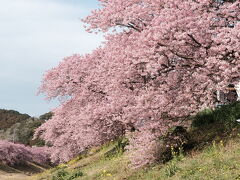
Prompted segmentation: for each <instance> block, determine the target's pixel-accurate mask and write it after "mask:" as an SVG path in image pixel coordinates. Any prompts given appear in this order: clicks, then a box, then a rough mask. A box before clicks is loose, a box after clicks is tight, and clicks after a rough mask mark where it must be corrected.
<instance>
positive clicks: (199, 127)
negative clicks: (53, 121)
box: [32, 103, 240, 180]
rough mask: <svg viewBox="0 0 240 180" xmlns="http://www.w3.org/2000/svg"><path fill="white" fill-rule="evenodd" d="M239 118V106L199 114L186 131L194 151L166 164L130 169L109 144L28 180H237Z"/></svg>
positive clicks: (239, 175)
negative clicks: (191, 126)
mask: <svg viewBox="0 0 240 180" xmlns="http://www.w3.org/2000/svg"><path fill="white" fill-rule="evenodd" d="M239 117H240V103H238V104H235V105H233V106H231V107H230V106H226V107H224V108H222V109H218V110H217V111H214V112H213V111H206V112H205V113H202V114H200V116H198V117H197V121H195V122H194V123H195V127H194V128H191V130H189V134H190V137H191V139H192V140H193V142H194V145H195V146H194V148H193V149H191V150H189V151H188V152H186V154H185V155H183V154H180V155H178V156H175V157H174V158H173V159H172V160H171V161H169V162H167V163H166V164H155V165H152V166H151V167H145V168H142V169H132V168H130V163H129V160H128V158H127V154H126V152H125V153H122V151H121V149H120V150H119V149H118V148H116V147H119V146H118V145H119V142H111V143H108V144H106V145H104V146H102V147H99V148H93V149H92V150H91V151H90V152H88V153H87V154H86V155H84V156H79V157H78V158H76V159H74V160H72V161H70V162H69V163H67V164H62V165H59V166H58V167H55V168H53V169H50V170H47V171H45V172H44V173H42V174H38V175H37V176H34V177H32V179H34V180H39V179H42V180H44V179H47V180H51V179H52V180H71V179H80V180H94V179H99V180H168V179H169V180H181V179H188V180H238V179H239V180H240V124H236V123H235V122H236V121H235V120H236V119H237V118H239ZM116 149H117V150H116Z"/></svg>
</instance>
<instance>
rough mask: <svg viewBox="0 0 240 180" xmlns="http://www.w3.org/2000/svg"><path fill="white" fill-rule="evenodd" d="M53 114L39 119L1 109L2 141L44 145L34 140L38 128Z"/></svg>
mask: <svg viewBox="0 0 240 180" xmlns="http://www.w3.org/2000/svg"><path fill="white" fill-rule="evenodd" d="M52 115H53V114H52V112H48V113H45V114H43V115H41V116H40V117H39V118H35V117H31V116H29V115H28V114H21V113H19V112H17V111H14V110H5V109H0V140H7V141H11V142H17V143H21V144H25V145H30V146H33V145H37V146H42V145H44V144H45V143H44V141H43V140H39V139H37V140H32V138H33V134H34V131H35V129H36V128H38V127H39V126H41V125H42V124H43V123H44V122H45V121H46V120H48V119H50V118H51V117H52Z"/></svg>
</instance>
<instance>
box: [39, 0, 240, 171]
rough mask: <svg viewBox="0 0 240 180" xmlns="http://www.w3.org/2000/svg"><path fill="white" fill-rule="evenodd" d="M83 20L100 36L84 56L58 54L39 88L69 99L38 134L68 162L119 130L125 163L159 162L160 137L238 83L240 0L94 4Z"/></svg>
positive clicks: (133, 0)
mask: <svg viewBox="0 0 240 180" xmlns="http://www.w3.org/2000/svg"><path fill="white" fill-rule="evenodd" d="M99 1H100V2H101V5H102V6H101V8H100V9H97V10H95V11H93V13H92V15H90V16H88V17H87V18H86V19H85V20H84V22H86V23H87V24H89V26H88V30H89V31H100V32H104V33H105V34H106V42H105V43H104V44H103V46H102V47H99V48H98V49H96V50H95V51H93V52H92V53H91V54H87V55H85V56H80V55H73V56H70V57H67V58H65V59H64V60H63V61H62V62H61V63H60V64H59V66H57V67H55V68H53V69H52V70H50V71H48V72H47V73H46V74H45V76H44V79H43V82H42V85H41V87H40V92H42V93H46V95H47V97H48V98H49V99H51V98H56V97H68V98H67V100H66V101H65V102H64V103H62V105H61V106H60V107H58V108H56V109H55V111H54V116H53V118H52V119H50V120H49V121H47V122H46V123H45V124H43V125H42V126H41V127H40V128H39V129H38V130H37V132H36V136H41V137H42V138H43V139H44V140H46V141H48V142H49V143H51V144H52V145H53V146H54V148H55V150H54V153H53V155H52V159H53V160H54V161H58V162H59V161H67V160H69V159H70V158H71V157H73V156H75V155H76V154H78V153H80V152H82V151H84V150H86V149H87V148H89V147H91V146H95V145H100V144H102V143H104V142H106V141H108V140H112V139H114V138H117V137H118V136H121V135H124V134H127V135H128V137H129V139H130V145H129V147H128V149H129V153H130V155H131V159H132V163H133V164H134V165H135V166H136V167H138V166H142V165H145V164H148V163H151V162H154V161H156V160H157V159H158V157H157V154H158V141H157V140H158V138H159V137H160V136H162V135H163V134H165V133H166V132H167V131H168V129H169V128H170V127H173V126H176V125H184V122H185V120H186V119H187V118H188V117H189V116H190V115H193V114H195V113H196V112H198V111H199V110H202V109H205V108H206V107H210V108H211V107H213V106H214V101H215V97H214V95H213V94H214V92H215V91H216V90H220V89H221V88H222V87H225V86H226V85H227V84H229V83H233V84H234V83H237V82H238V81H239V79H240V76H239V70H240V63H239V58H240V41H239V39H240V2H239V1H238V0H237V1H218V0H217V1H214V0H129V1H124V0H118V1H116V0H108V1H106V0H99Z"/></svg>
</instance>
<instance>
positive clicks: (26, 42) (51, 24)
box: [0, 0, 103, 116]
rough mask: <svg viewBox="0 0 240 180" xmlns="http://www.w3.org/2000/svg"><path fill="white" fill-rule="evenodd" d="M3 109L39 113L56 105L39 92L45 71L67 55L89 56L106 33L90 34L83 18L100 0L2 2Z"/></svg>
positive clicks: (0, 73) (0, 105) (0, 66)
mask: <svg viewBox="0 0 240 180" xmlns="http://www.w3.org/2000/svg"><path fill="white" fill-rule="evenodd" d="M0 4H1V6H0V108H4V109H14V110H17V111H19V112H21V113H28V114H29V115H32V116H39V115H41V114H43V113H45V112H48V111H50V110H51V109H52V108H54V107H56V106H57V101H53V102H50V103H49V102H46V101H45V100H44V97H43V96H36V93H37V88H38V87H39V85H40V82H41V79H42V75H43V73H44V72H45V71H46V70H48V69H51V68H52V67H54V66H56V65H57V64H58V63H59V62H60V61H61V60H62V59H63V57H65V56H69V55H71V54H73V53H80V54H85V53H88V52H91V51H92V50H93V49H95V48H96V47H97V46H99V45H100V43H101V41H103V38H102V36H101V35H95V34H89V33H87V32H85V30H84V28H83V24H82V23H81V21H80V18H83V17H85V16H86V15H88V14H89V13H90V11H91V10H92V9H95V8H97V7H98V2H97V1H96V0H88V1H81V0H0Z"/></svg>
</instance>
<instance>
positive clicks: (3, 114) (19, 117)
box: [0, 109, 31, 130]
mask: <svg viewBox="0 0 240 180" xmlns="http://www.w3.org/2000/svg"><path fill="white" fill-rule="evenodd" d="M30 117H31V116H29V115H28V114H21V113H19V112H18V111H14V110H5V109H0V130H6V129H8V128H10V127H11V126H12V125H14V124H16V123H20V122H23V121H24V120H26V119H28V118H30Z"/></svg>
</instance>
